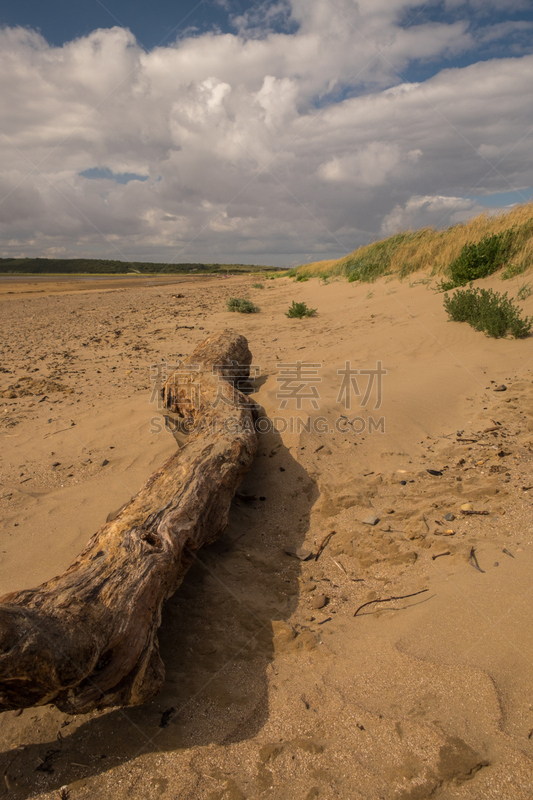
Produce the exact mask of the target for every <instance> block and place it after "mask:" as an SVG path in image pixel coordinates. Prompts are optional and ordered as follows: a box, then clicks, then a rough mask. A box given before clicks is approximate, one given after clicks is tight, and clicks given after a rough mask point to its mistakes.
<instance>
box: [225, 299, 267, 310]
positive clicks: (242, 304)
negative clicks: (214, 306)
mask: <svg viewBox="0 0 533 800" xmlns="http://www.w3.org/2000/svg"><path fill="white" fill-rule="evenodd" d="M226 308H227V309H228V311H238V312H239V313H240V314H257V312H258V311H259V310H260V309H259V307H258V306H256V305H255V304H254V303H252V301H251V300H246V299H245V298H243V297H230V299H229V300H228V304H227V306H226Z"/></svg>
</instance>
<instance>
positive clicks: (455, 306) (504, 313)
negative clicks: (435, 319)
mask: <svg viewBox="0 0 533 800" xmlns="http://www.w3.org/2000/svg"><path fill="white" fill-rule="evenodd" d="M444 309H445V310H446V311H447V313H448V316H449V318H450V319H451V320H454V322H468V323H469V325H471V326H472V327H473V328H475V329H476V330H477V331H484V332H485V333H486V334H487V335H488V336H492V337H493V338H494V339H499V338H500V337H502V336H507V335H508V334H510V335H511V336H514V338H515V339H523V338H524V337H526V336H528V335H529V333H530V332H531V326H532V324H533V317H526V318H525V319H522V317H521V316H520V314H521V309H519V308H518V307H517V306H515V305H514V303H513V302H512V301H511V300H509V298H508V297H507V292H505V294H500V293H499V292H494V291H493V290H492V289H473V288H472V286H470V288H468V289H458V290H457V291H456V292H455V294H454V295H453V296H452V297H450V296H449V295H448V294H445V295H444Z"/></svg>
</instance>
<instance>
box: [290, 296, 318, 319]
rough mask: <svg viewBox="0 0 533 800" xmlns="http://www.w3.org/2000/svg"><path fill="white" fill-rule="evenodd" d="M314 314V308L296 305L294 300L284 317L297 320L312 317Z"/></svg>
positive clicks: (303, 304)
mask: <svg viewBox="0 0 533 800" xmlns="http://www.w3.org/2000/svg"><path fill="white" fill-rule="evenodd" d="M315 314H316V308H307V303H297V302H296V301H295V300H293V301H292V306H291V307H290V308H289V310H288V311H287V313H286V314H285V316H286V317H297V318H298V319H301V318H302V317H313V316H314V315H315Z"/></svg>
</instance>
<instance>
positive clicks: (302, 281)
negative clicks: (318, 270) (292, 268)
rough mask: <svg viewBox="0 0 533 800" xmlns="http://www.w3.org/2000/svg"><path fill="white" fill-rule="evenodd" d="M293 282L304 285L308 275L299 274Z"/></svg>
mask: <svg viewBox="0 0 533 800" xmlns="http://www.w3.org/2000/svg"><path fill="white" fill-rule="evenodd" d="M295 280H296V281H298V283H305V282H306V281H308V280H309V275H306V274H305V273H303V272H301V273H299V274H298V275H297V276H296V278H295Z"/></svg>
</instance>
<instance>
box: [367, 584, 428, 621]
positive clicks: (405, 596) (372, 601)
mask: <svg viewBox="0 0 533 800" xmlns="http://www.w3.org/2000/svg"><path fill="white" fill-rule="evenodd" d="M424 592H429V589H421V590H420V591H419V592H413V593H412V594H401V595H398V597H383V598H381V600H368V601H367V602H366V603H363V605H362V606H359V608H358V609H357V611H356V612H355V614H354V617H356V616H357V615H358V614H359V612H360V611H361V609H362V608H364V607H365V606H371V605H372V603H390V602H391V601H392V600H405V599H406V598H407V597H416V595H417V594H424Z"/></svg>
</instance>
